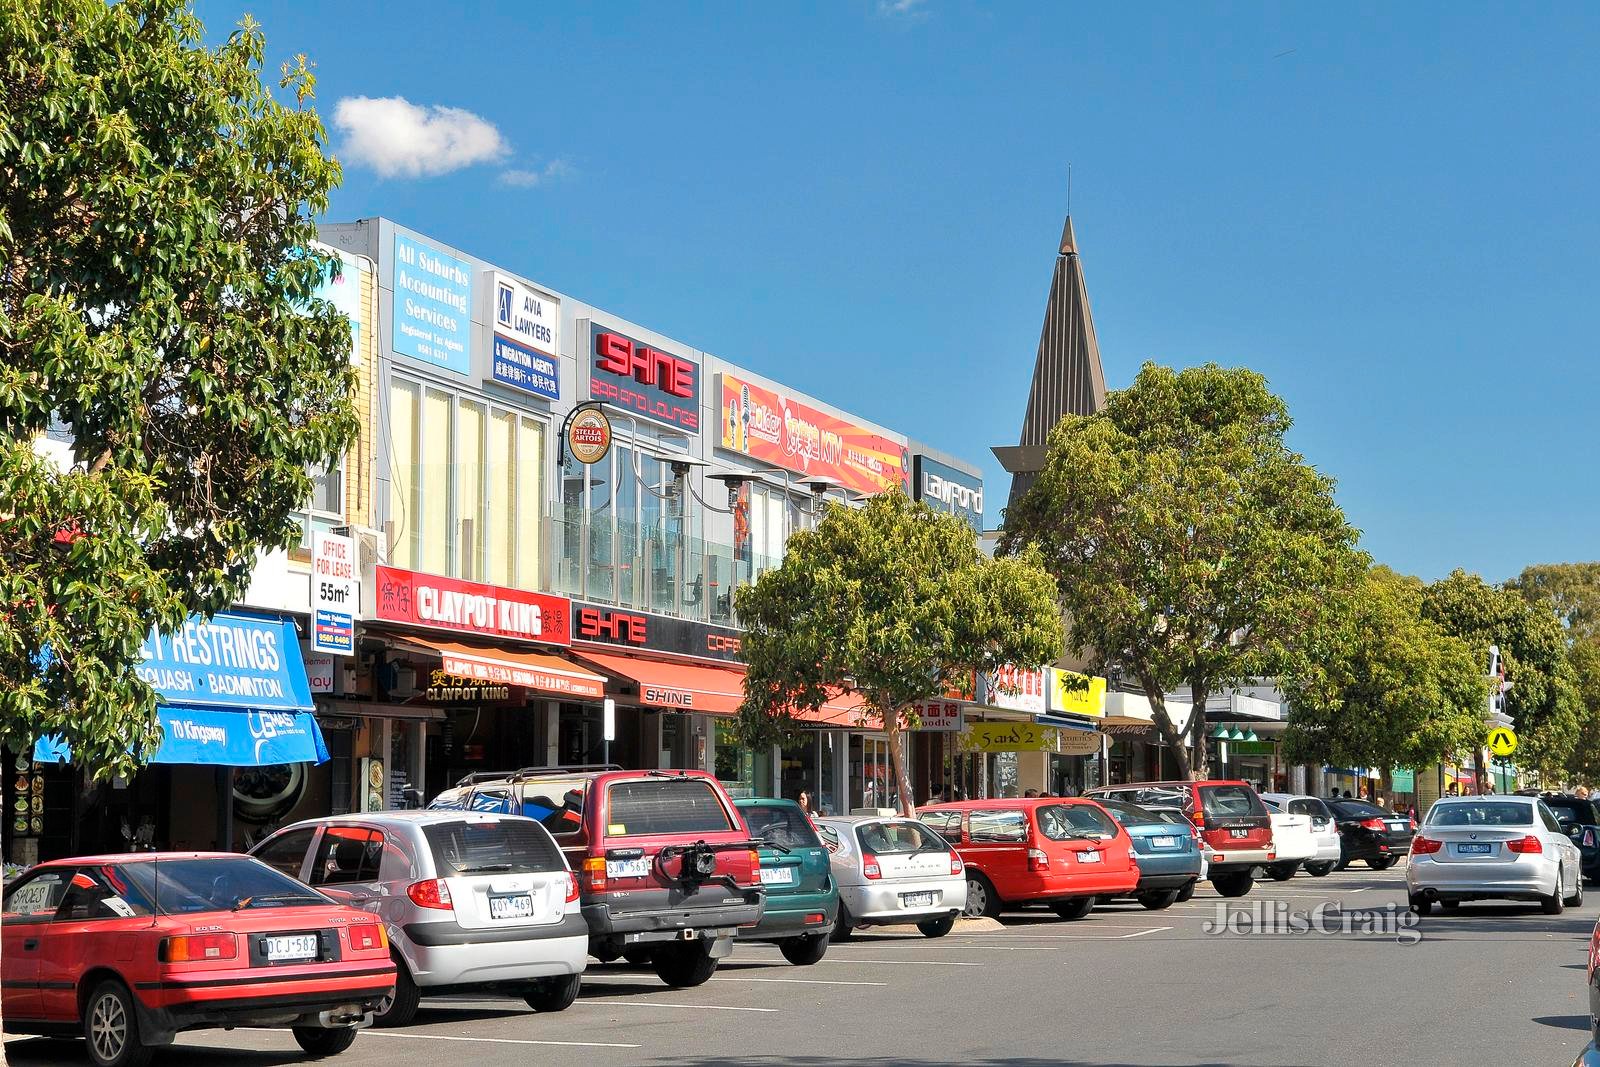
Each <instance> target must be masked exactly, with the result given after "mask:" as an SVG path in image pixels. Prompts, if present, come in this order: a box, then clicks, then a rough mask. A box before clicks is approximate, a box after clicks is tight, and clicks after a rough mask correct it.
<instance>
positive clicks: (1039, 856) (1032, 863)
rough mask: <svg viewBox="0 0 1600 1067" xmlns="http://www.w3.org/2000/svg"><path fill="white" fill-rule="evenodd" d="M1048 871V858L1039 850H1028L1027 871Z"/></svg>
mask: <svg viewBox="0 0 1600 1067" xmlns="http://www.w3.org/2000/svg"><path fill="white" fill-rule="evenodd" d="M1049 869H1050V857H1049V856H1046V855H1045V854H1044V853H1043V852H1042V851H1040V850H1039V849H1036V848H1030V849H1029V850H1028V870H1030V871H1048V870H1049Z"/></svg>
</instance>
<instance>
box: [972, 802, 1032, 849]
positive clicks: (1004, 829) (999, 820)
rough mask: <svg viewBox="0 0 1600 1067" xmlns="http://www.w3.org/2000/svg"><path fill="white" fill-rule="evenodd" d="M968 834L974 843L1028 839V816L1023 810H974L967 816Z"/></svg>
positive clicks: (1009, 841)
mask: <svg viewBox="0 0 1600 1067" xmlns="http://www.w3.org/2000/svg"><path fill="white" fill-rule="evenodd" d="M967 836H968V837H970V838H971V839H972V842H973V844H977V843H979V842H984V843H992V842H1001V843H1007V844H1009V843H1012V842H1017V841H1026V840H1027V839H1028V817H1027V815H1025V814H1023V813H1022V811H1021V810H1015V811H1013V810H1007V811H974V812H972V813H970V814H969V815H968V817H967Z"/></svg>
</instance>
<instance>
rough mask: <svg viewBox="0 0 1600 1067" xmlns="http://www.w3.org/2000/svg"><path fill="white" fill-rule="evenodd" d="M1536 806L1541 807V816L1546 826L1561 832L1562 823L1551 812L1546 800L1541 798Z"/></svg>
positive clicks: (1548, 828) (1547, 828)
mask: <svg viewBox="0 0 1600 1067" xmlns="http://www.w3.org/2000/svg"><path fill="white" fill-rule="evenodd" d="M1534 806H1535V807H1537V808H1538V809H1539V818H1540V820H1541V821H1543V822H1544V828H1545V829H1546V830H1550V831H1553V832H1555V833H1558V834H1559V833H1560V832H1561V823H1560V821H1558V820H1557V819H1556V817H1555V816H1554V815H1552V814H1551V813H1550V809H1549V808H1547V807H1545V805H1544V801H1542V800H1541V801H1539V802H1538V803H1537V804H1535V805H1534Z"/></svg>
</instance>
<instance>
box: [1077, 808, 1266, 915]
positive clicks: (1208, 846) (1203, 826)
mask: <svg viewBox="0 0 1600 1067" xmlns="http://www.w3.org/2000/svg"><path fill="white" fill-rule="evenodd" d="M1084 795H1085V796H1088V797H1106V798H1109V799H1111V800H1125V801H1127V802H1129V803H1130V804H1138V805H1140V806H1142V807H1146V808H1165V809H1168V810H1173V811H1181V812H1183V814H1184V815H1185V817H1187V818H1188V819H1189V821H1190V822H1192V823H1194V828H1195V832H1196V833H1197V834H1199V835H1200V847H1201V850H1202V851H1203V852H1204V853H1205V858H1206V876H1207V877H1208V878H1210V879H1211V884H1212V886H1213V887H1214V888H1215V889H1216V891H1217V892H1218V893H1220V894H1221V895H1222V896H1225V897H1242V896H1244V895H1245V894H1246V893H1248V892H1250V887H1251V886H1252V885H1254V884H1255V871H1256V868H1257V867H1264V866H1266V865H1267V864H1269V863H1271V862H1272V861H1273V860H1275V859H1277V858H1278V852H1277V848H1276V847H1275V846H1274V845H1273V843H1272V816H1271V815H1269V814H1268V813H1267V808H1266V805H1265V804H1262V803H1261V798H1260V797H1259V796H1257V795H1256V791H1255V789H1253V788H1252V787H1251V785H1250V783H1249V782H1241V781H1238V780H1231V781H1229V780H1210V781H1204V782H1138V783H1132V784H1129V785H1116V786H1102V787H1100V788H1099V789H1092V790H1090V791H1089V792H1088V793H1086V794H1084Z"/></svg>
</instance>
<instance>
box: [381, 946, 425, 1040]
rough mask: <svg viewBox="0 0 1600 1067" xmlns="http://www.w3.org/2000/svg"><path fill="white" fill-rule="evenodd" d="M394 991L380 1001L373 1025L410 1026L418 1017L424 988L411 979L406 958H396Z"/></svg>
mask: <svg viewBox="0 0 1600 1067" xmlns="http://www.w3.org/2000/svg"><path fill="white" fill-rule="evenodd" d="M394 970H395V975H394V993H393V994H392V995H391V996H387V997H384V998H383V999H382V1000H380V1001H378V1007H377V1010H376V1011H374V1012H373V1013H372V1025H373V1026H408V1025H410V1023H411V1020H412V1019H415V1018H416V1017H417V1005H419V1004H421V1003H422V990H420V989H418V988H417V983H416V982H414V981H412V980H411V972H410V971H408V970H407V969H406V962H405V960H403V959H401V958H400V957H399V956H398V955H396V956H395V958H394Z"/></svg>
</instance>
